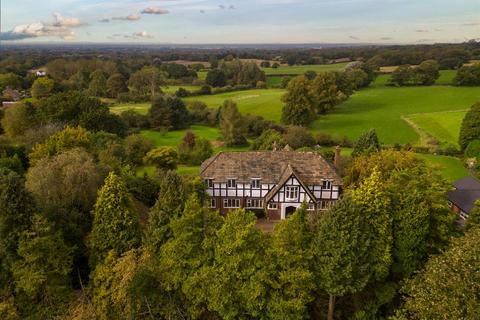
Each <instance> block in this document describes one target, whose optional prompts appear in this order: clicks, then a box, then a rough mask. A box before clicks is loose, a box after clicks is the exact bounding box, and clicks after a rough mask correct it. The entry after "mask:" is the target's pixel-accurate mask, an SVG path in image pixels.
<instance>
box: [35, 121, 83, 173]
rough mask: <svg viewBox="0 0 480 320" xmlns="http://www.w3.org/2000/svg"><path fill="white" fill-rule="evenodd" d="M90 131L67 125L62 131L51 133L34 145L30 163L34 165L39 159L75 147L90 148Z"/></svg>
mask: <svg viewBox="0 0 480 320" xmlns="http://www.w3.org/2000/svg"><path fill="white" fill-rule="evenodd" d="M90 144H91V141H90V132H88V131H87V130H85V129H84V128H82V127H76V128H72V127H69V126H67V127H65V129H63V130H62V131H58V132H56V133H54V134H53V135H51V136H50V137H48V138H47V140H45V142H44V143H42V144H37V145H35V146H34V147H33V150H32V152H30V154H29V155H28V157H29V159H30V164H31V165H32V166H34V165H35V164H36V162H37V161H39V160H41V159H43V158H45V157H52V156H54V155H57V154H59V153H61V152H64V151H67V150H71V149H74V148H84V149H89V148H90Z"/></svg>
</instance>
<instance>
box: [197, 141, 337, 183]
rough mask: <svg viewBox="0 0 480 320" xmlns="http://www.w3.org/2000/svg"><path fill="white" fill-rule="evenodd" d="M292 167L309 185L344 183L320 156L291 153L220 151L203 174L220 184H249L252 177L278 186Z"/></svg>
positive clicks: (285, 151) (206, 166)
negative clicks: (328, 181) (228, 180)
mask: <svg viewBox="0 0 480 320" xmlns="http://www.w3.org/2000/svg"><path fill="white" fill-rule="evenodd" d="M288 165H290V166H291V168H292V169H293V170H294V171H295V174H296V175H297V177H298V178H299V179H300V180H302V182H303V183H304V184H305V185H307V186H312V185H321V183H322V180H323V179H328V180H333V184H335V185H341V184H342V180H341V179H340V177H339V176H338V174H337V173H336V171H335V169H334V168H333V167H332V166H331V165H330V164H329V163H328V162H327V161H326V160H325V159H324V158H323V157H322V156H321V155H320V154H318V153H314V152H295V151H287V150H282V151H248V152H220V153H218V154H217V155H215V156H213V157H211V158H209V159H207V160H206V161H205V162H204V163H203V164H202V166H201V167H200V175H201V176H202V177H203V178H212V179H215V180H216V181H227V179H229V178H235V179H237V182H239V183H248V182H250V179H251V178H261V179H262V182H263V183H274V184H278V183H279V181H280V179H281V177H282V175H283V174H284V173H285V170H286V169H287V167H288Z"/></svg>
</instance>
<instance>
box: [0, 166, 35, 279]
mask: <svg viewBox="0 0 480 320" xmlns="http://www.w3.org/2000/svg"><path fill="white" fill-rule="evenodd" d="M34 210H35V204H34V202H33V198H32V196H31V195H30V193H29V192H28V191H27V190H25V183H24V181H23V179H22V177H21V176H19V175H18V174H17V173H15V172H12V171H10V170H7V169H0V271H1V272H0V273H1V274H2V275H1V276H0V285H1V286H3V284H4V283H5V282H6V280H7V279H6V278H5V277H7V274H8V273H9V270H10V269H11V266H12V263H13V262H14V261H15V260H16V259H17V257H18V256H17V249H18V242H19V238H20V235H21V234H22V233H23V232H24V231H26V230H28V229H29V228H30V226H31V223H32V217H33V213H34Z"/></svg>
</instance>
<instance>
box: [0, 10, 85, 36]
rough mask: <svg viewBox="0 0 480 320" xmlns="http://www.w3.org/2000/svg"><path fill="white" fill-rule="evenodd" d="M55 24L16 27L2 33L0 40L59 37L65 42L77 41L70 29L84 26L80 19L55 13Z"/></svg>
mask: <svg viewBox="0 0 480 320" xmlns="http://www.w3.org/2000/svg"><path fill="white" fill-rule="evenodd" d="M53 17H54V21H53V22H33V23H29V24H22V25H18V26H16V27H14V28H13V29H12V30H11V31H7V32H2V33H1V34H0V40H19V39H26V38H36V37H59V38H61V39H63V40H73V39H75V33H74V32H73V31H71V30H70V28H75V27H79V26H82V22H81V21H80V19H78V18H64V17H63V16H62V15H61V14H60V13H58V12H54V13H53Z"/></svg>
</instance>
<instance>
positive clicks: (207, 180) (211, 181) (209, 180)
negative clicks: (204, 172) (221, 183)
mask: <svg viewBox="0 0 480 320" xmlns="http://www.w3.org/2000/svg"><path fill="white" fill-rule="evenodd" d="M205 184H206V185H207V188H213V179H212V178H207V179H205Z"/></svg>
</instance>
